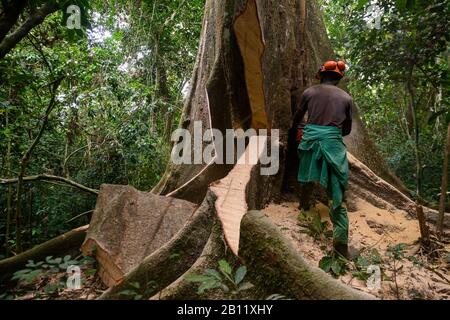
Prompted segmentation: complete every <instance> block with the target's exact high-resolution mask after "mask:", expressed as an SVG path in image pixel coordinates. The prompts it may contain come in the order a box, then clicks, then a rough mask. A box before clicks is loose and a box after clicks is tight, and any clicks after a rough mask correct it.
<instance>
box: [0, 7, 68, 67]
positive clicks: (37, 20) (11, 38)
mask: <svg viewBox="0 0 450 320" xmlns="http://www.w3.org/2000/svg"><path fill="white" fill-rule="evenodd" d="M23 2H24V1H20V4H19V7H20V6H21V5H22V3H23ZM25 2H27V1H25ZM58 8H59V7H58V5H57V3H56V2H53V1H52V2H46V3H44V4H43V5H42V6H40V7H39V8H37V9H35V10H34V11H33V12H31V14H30V15H29V16H28V17H27V19H26V20H25V21H24V22H23V23H22V24H21V25H20V26H19V27H18V28H17V29H16V30H14V31H13V32H12V33H11V34H9V35H6V36H5V37H4V38H3V39H2V41H1V42H0V59H3V58H4V57H5V56H6V55H7V54H8V53H9V52H10V51H11V50H12V49H13V48H14V47H15V46H16V45H17V43H19V42H20V40H22V39H23V38H24V37H25V36H26V35H27V34H28V33H29V32H30V30H31V29H33V28H34V27H35V26H37V25H39V24H41V23H42V22H43V21H44V20H45V18H46V17H47V16H48V15H50V14H52V13H53V12H55V11H56V10H58ZM22 10H23V9H22ZM19 14H20V13H19ZM16 20H17V19H16ZM12 26H13V24H12V25H10V27H12ZM5 27H6V24H5ZM4 30H6V28H5V29H4ZM8 31H9V30H8ZM8 31H7V32H8Z"/></svg>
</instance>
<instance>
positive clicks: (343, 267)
mask: <svg viewBox="0 0 450 320" xmlns="http://www.w3.org/2000/svg"><path fill="white" fill-rule="evenodd" d="M347 262H348V261H347V260H346V259H344V258H343V257H341V256H340V255H336V254H334V253H333V252H329V253H328V254H327V255H325V256H324V257H322V259H320V261H319V268H320V269H322V270H323V271H325V272H327V273H330V274H331V275H332V276H333V277H339V276H341V275H344V274H345V273H346V272H347V270H348V267H347Z"/></svg>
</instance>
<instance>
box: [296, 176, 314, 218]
mask: <svg viewBox="0 0 450 320" xmlns="http://www.w3.org/2000/svg"><path fill="white" fill-rule="evenodd" d="M313 189H314V183H313V182H307V183H300V186H299V198H300V203H299V206H298V209H299V210H301V209H303V210H305V211H308V210H309V209H310V208H311V207H312V206H313V205H314V203H313V199H312V197H311V196H312V193H313Z"/></svg>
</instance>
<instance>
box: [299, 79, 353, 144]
mask: <svg viewBox="0 0 450 320" xmlns="http://www.w3.org/2000/svg"><path fill="white" fill-rule="evenodd" d="M296 104H297V103H296ZM294 107H295V109H296V110H297V111H296V114H295V117H294V124H295V125H299V124H301V122H302V120H303V116H304V115H305V113H306V112H308V120H307V121H306V123H307V124H318V125H322V126H335V127H338V128H340V129H341V130H342V135H343V136H346V135H348V134H349V133H350V131H351V130H352V110H353V108H354V106H353V100H352V97H350V95H349V94H348V93H347V92H345V91H344V90H342V89H340V88H338V87H336V86H334V85H331V84H319V85H315V86H312V87H310V88H308V89H306V90H305V91H304V92H303V94H302V96H301V99H300V101H299V102H298V104H297V105H296V106H294Z"/></svg>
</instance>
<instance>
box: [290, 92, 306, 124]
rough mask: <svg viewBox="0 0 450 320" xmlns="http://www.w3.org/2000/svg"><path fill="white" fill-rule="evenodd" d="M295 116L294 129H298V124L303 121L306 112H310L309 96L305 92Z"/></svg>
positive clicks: (296, 107) (296, 108) (297, 105)
mask: <svg viewBox="0 0 450 320" xmlns="http://www.w3.org/2000/svg"><path fill="white" fill-rule="evenodd" d="M295 110H296V112H295V115H294V121H293V125H292V127H294V128H295V127H297V126H298V124H299V123H300V122H301V121H302V120H303V117H304V116H305V113H306V111H308V96H307V94H305V92H304V93H303V94H302V96H301V98H300V102H299V103H298V104H297V103H296V106H295Z"/></svg>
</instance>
